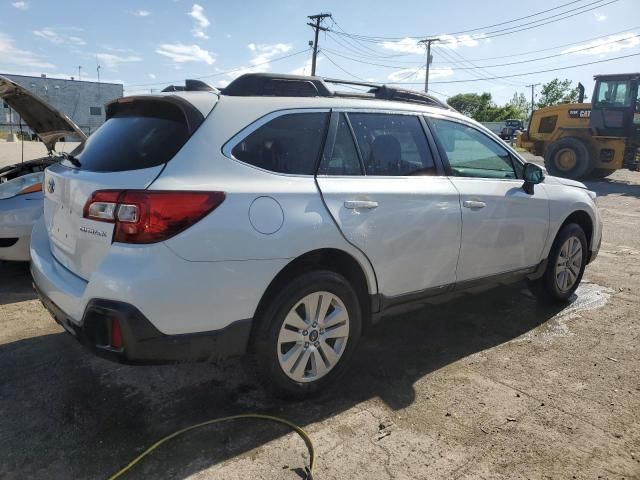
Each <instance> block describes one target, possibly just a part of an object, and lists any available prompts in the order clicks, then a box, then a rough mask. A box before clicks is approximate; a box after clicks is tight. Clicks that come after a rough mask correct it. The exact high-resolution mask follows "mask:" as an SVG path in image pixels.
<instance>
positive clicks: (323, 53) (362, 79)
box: [322, 51, 366, 82]
mask: <svg viewBox="0 0 640 480" xmlns="http://www.w3.org/2000/svg"><path fill="white" fill-rule="evenodd" d="M322 55H324V58H326V59H327V60H329V61H330V62H331V63H332V64H333V65H334V66H335V67H336V68H338V69H339V70H341V71H343V72H344V73H346V74H347V75H349V76H350V77H352V78H355V79H356V80H360V81H361V82H366V80H365V79H364V78H361V77H359V76H357V75H354V74H353V73H351V72H349V71H348V70H346V69H345V68H343V67H341V66H340V65H338V64H337V63H336V62H334V61H333V60H332V59H331V57H330V56H329V55H327V53H326V52H324V51H323V52H322Z"/></svg>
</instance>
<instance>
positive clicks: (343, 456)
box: [0, 170, 640, 479]
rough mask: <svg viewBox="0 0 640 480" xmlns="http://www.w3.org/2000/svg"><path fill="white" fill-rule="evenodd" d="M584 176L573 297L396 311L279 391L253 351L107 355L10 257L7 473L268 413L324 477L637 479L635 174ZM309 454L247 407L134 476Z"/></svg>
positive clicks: (118, 455) (225, 469)
mask: <svg viewBox="0 0 640 480" xmlns="http://www.w3.org/2000/svg"><path fill="white" fill-rule="evenodd" d="M589 186H590V187H591V188H592V189H594V190H596V191H597V192H598V194H599V195H600V198H599V199H598V204H599V206H600V208H601V210H602V214H603V218H604V238H603V245H602V249H601V251H600V254H599V257H598V258H597V260H596V261H595V262H594V263H593V264H591V265H590V266H588V267H587V270H586V273H585V280H584V281H583V284H582V286H581V287H580V288H579V290H578V292H577V296H576V298H575V299H574V300H573V301H572V303H571V304H570V305H567V306H565V307H564V308H549V307H542V306H539V305H538V304H536V302H535V301H534V299H533V298H532V297H531V296H530V294H528V292H527V291H526V289H525V288H524V286H523V285H514V286H510V287H506V288H501V289H496V290H492V291H490V292H485V293H482V294H479V295H475V296H468V297H465V298H463V299H461V300H457V301H455V302H452V303H446V304H442V305H436V306H429V307H425V308H424V309H421V310H418V311H414V312H411V313H407V314H404V315H402V316H399V317H395V318H392V319H389V320H387V321H385V322H384V323H383V324H381V325H379V326H378V327H376V328H374V329H373V330H372V331H371V332H370V333H369V334H368V335H367V336H366V337H364V338H363V339H362V342H361V345H360V348H359V350H358V351H357V352H356V355H354V362H353V366H352V368H350V369H349V371H348V373H347V375H346V376H345V377H344V378H343V379H342V381H341V382H339V383H338V385H337V388H336V389H335V390H334V391H331V392H327V393H325V394H323V395H320V396H318V397H317V398H314V399H311V400H308V401H305V402H293V403H292V402H283V401H279V400H275V399H273V398H271V397H269V396H268V395H267V394H265V392H264V391H263V390H262V388H261V387H260V386H258V385H257V383H256V380H255V379H254V377H253V374H252V371H251V369H252V367H251V364H250V363H248V362H246V361H240V360H234V361H229V362H225V363H224V364H221V365H210V364H206V363H204V364H182V365H173V366H145V367H132V366H122V365H118V364H114V363H109V362H107V361H105V360H102V359H99V358H95V357H94V356H92V355H91V354H89V353H87V352H86V351H85V350H83V348H82V347H80V346H79V345H78V344H76V342H75V340H74V339H73V338H71V337H70V336H69V335H68V334H66V333H64V332H63V330H62V329H61V328H60V327H58V326H57V325H56V324H55V323H54V322H53V320H52V319H51V318H50V316H49V314H48V313H47V312H46V311H45V310H44V308H43V307H42V306H41V305H40V303H39V301H38V300H37V299H36V297H35V294H34V292H33V290H32V288H31V281H30V276H29V269H28V266H27V265H21V264H2V265H0V279H1V280H0V372H1V373H0V477H1V478H5V479H24V478H89V479H98V478H106V477H107V476H108V475H109V474H111V473H113V472H115V471H116V470H118V469H119V468H121V467H122V466H124V465H125V464H126V463H127V462H128V461H129V460H130V459H131V458H132V457H133V456H135V455H136V454H138V453H140V452H141V451H142V450H143V449H144V448H145V447H146V446H148V445H150V444H151V443H153V442H154V441H155V440H157V439H158V438H160V437H162V436H164V435H167V434H169V433H171V432H173V431H174V430H177V429H179V428H183V427H185V426H188V425H190V424H193V423H196V422H201V421H204V420H207V419H210V418H215V417H220V416H224V415H229V414H237V413H249V412H262V413H268V414H272V415H278V416H282V417H284V418H287V419H289V420H291V421H294V422H296V423H298V424H299V425H301V426H302V427H304V428H305V429H306V430H307V431H308V432H309V434H310V435H311V437H312V438H313V441H314V443H315V446H316V451H317V455H318V462H317V466H316V471H315V478H317V479H347V478H349V479H387V478H393V479H416V478H424V479H427V478H429V479H431V478H457V479H466V478H474V479H476V478H504V479H514V478H529V479H538V478H540V479H542V478H554V479H555V478H558V479H565V478H569V479H571V478H576V479H597V478H603V479H623V478H625V479H631V478H640V349H639V347H638V345H639V340H640V295H639V292H640V173H632V172H628V171H626V170H622V171H619V172H616V173H615V174H614V175H612V176H611V177H610V178H608V179H606V180H603V181H599V182H589ZM185 314H187V312H185ZM307 461H308V459H307V453H306V449H305V448H304V444H303V443H302V441H301V440H300V439H299V438H298V437H297V436H296V435H295V434H293V433H290V432H289V431H287V430H286V428H284V427H281V426H278V425H274V424H269V423H257V422H255V421H252V420H245V421H240V422H236V423H233V424H225V425H221V426H215V427H210V428H205V429H202V430H200V431H197V432H194V433H192V434H189V435H188V436H185V437H184V438H180V439H177V440H175V441H173V442H172V443H170V444H168V445H166V446H163V447H161V448H160V449H159V450H158V451H156V452H155V453H153V454H152V455H151V456H150V457H149V458H148V459H147V460H145V461H144V462H143V463H142V464H140V465H139V466H136V467H135V468H134V469H133V470H132V471H131V472H130V473H129V474H128V475H127V477H126V478H131V479H134V478H191V479H214V478H224V479H246V478H268V479H297V478H300V470H299V468H300V467H302V466H303V465H305V464H306V463H307Z"/></svg>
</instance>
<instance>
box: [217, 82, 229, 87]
mask: <svg viewBox="0 0 640 480" xmlns="http://www.w3.org/2000/svg"><path fill="white" fill-rule="evenodd" d="M216 83H217V84H218V85H217V86H218V88H224V87H226V86H227V85H229V84H230V83H231V82H230V81H229V80H218V81H217V82H216Z"/></svg>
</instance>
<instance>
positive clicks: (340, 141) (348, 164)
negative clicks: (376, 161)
mask: <svg viewBox="0 0 640 480" xmlns="http://www.w3.org/2000/svg"><path fill="white" fill-rule="evenodd" d="M318 175H362V169H361V168H360V160H359V159H358V150H357V149H356V144H355V142H354V141H353V136H352V135H351V130H350V129H349V125H348V124H347V119H346V118H345V116H344V113H341V114H340V118H339V120H338V129H337V131H336V140H335V142H334V145H333V151H332V152H331V155H329V156H328V157H327V158H324V159H323V161H322V163H320V168H319V169H318Z"/></svg>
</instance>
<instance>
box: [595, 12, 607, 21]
mask: <svg viewBox="0 0 640 480" xmlns="http://www.w3.org/2000/svg"><path fill="white" fill-rule="evenodd" d="M593 16H594V17H596V20H597V21H599V22H604V21H605V20H606V19H607V16H606V15H604V14H602V13H600V12H598V11H597V10H596V11H595V12H593Z"/></svg>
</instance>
